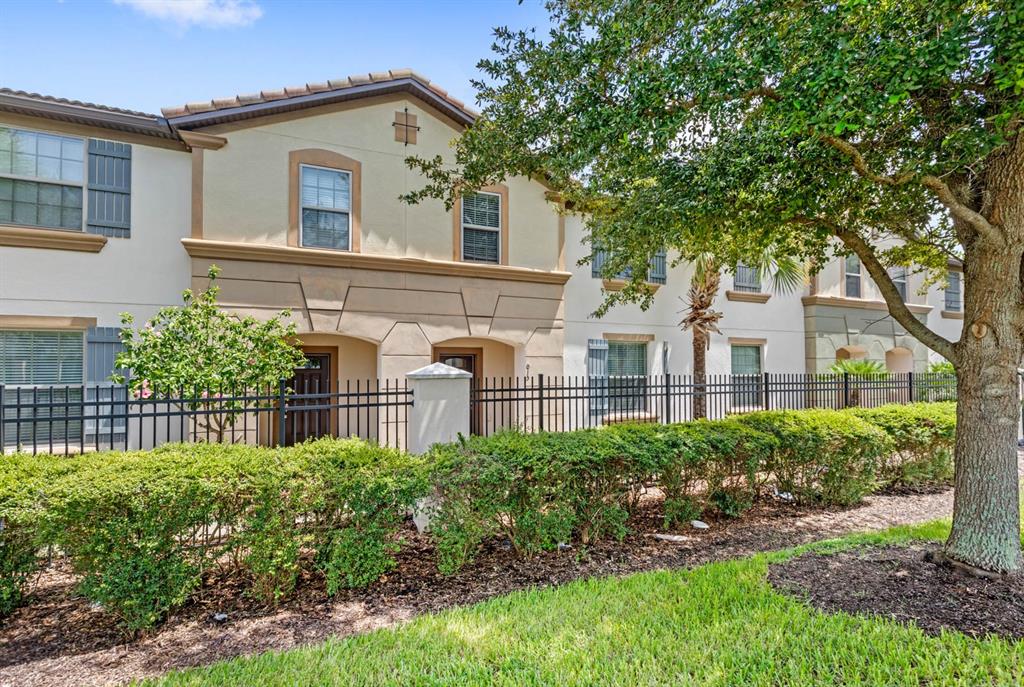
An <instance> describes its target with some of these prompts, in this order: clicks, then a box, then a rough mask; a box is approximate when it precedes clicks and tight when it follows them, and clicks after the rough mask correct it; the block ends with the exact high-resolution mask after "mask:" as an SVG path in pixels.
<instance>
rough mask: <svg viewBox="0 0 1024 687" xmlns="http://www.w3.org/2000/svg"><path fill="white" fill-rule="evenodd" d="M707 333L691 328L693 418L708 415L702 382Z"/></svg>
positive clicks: (705, 365) (705, 374) (697, 328)
mask: <svg viewBox="0 0 1024 687" xmlns="http://www.w3.org/2000/svg"><path fill="white" fill-rule="evenodd" d="M707 352H708V334H707V332H705V331H704V330H703V329H701V328H699V327H694V329H693V419H694V420H702V419H704V418H706V417H707V416H708V409H707V395H706V393H705V391H704V384H705V383H706V381H707Z"/></svg>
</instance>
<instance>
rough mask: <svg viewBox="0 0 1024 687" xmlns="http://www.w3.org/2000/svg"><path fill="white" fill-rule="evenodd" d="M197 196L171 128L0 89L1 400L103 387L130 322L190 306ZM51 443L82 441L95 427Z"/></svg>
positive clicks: (128, 114)
mask: <svg viewBox="0 0 1024 687" xmlns="http://www.w3.org/2000/svg"><path fill="white" fill-rule="evenodd" d="M189 193H190V158H189V153H188V151H187V147H186V146H185V144H184V143H183V142H182V141H181V140H180V138H179V137H178V135H177V134H176V133H175V132H174V131H173V130H172V129H171V127H170V126H169V125H168V123H167V121H166V119H164V118H163V117H160V116H157V115H150V114H145V113H140V112H132V111H127V110H120V109H116V108H110V107H105V106H101V105H93V104H89V103H82V102H76V101H68V100H63V99H58V98H51V97H46V96H40V95H38V94H30V93H24V92H20V91H12V90H8V89H0V386H4V387H5V388H6V390H7V394H8V395H9V399H8V400H12V399H13V397H15V396H17V395H18V394H22V395H23V396H24V398H25V399H26V401H27V400H28V399H29V398H30V396H31V394H33V393H36V394H38V393H40V392H34V391H33V389H34V388H35V387H37V386H41V385H42V386H44V389H45V385H54V384H61V385H68V384H71V385H75V384H78V385H81V384H82V383H84V382H97V383H100V382H105V381H106V380H107V379H108V377H109V376H110V374H111V372H112V369H113V362H114V356H115V353H116V351H117V350H118V346H119V343H118V337H117V333H118V326H119V324H120V313H122V312H129V313H131V314H132V315H134V316H135V317H136V319H137V320H138V321H145V319H146V318H148V317H150V316H151V315H152V314H153V313H154V312H155V311H156V310H157V309H158V308H159V307H161V306H164V305H170V304H173V303H178V302H180V294H181V291H182V290H183V289H185V288H187V287H188V284H189V279H188V274H189V261H188V256H187V255H186V254H185V252H184V251H183V250H182V248H181V239H183V238H185V237H186V236H188V233H189V227H190V222H189V213H190V204H189ZM47 393H49V394H50V395H49V396H46V397H45V398H46V400H47V401H50V402H61V401H62V400H65V399H64V398H63V396H61V392H59V391H58V392H56V393H57V396H56V397H54V396H53V394H54V391H48V392H47ZM78 393H81V392H80V391H79V392H78ZM91 393H97V392H96V391H95V389H94V390H92V392H91ZM67 400H71V401H73V400H75V398H70V399H67ZM50 429H52V430H53V432H52V434H56V435H57V439H63V438H64V437H63V433H65V432H64V430H65V429H67V432H66V433H68V434H71V435H72V436H70V437H68V438H69V439H70V440H77V439H78V438H79V437H80V434H81V432H83V431H85V432H95V431H96V430H97V427H96V426H95V424H88V423H87V424H86V425H85V426H84V427H83V426H82V425H80V424H79V423H71V424H70V425H69V427H67V428H65V427H64V426H63V425H60V424H59V423H58V424H57V425H55V426H54V427H52V428H50ZM99 429H101V430H102V431H104V432H107V431H109V430H110V429H111V428H109V427H102V428H99ZM115 429H116V428H115ZM47 432H48V433H50V432H49V429H47Z"/></svg>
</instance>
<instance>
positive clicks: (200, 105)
mask: <svg viewBox="0 0 1024 687" xmlns="http://www.w3.org/2000/svg"><path fill="white" fill-rule="evenodd" d="M399 79H412V80H414V81H416V82H418V83H419V84H420V85H422V86H423V87H425V88H428V89H430V90H431V91H432V92H433V93H435V94H436V95H438V96H439V97H440V98H442V99H443V100H445V101H446V102H447V103H448V104H449V105H451V106H453V107H455V108H456V109H458V110H461V111H462V112H464V113H465V114H466V115H467V116H468V117H470V118H476V117H477V116H478V114H479V113H478V112H477V111H476V110H474V109H473V108H471V107H469V106H467V105H466V104H465V103H464V102H462V101H461V100H459V99H458V98H455V97H453V96H451V95H448V91H446V90H445V89H443V88H441V87H440V86H438V85H437V84H434V83H431V82H430V79H428V78H427V77H425V76H423V75H422V74H419V73H418V72H415V71H413V70H412V69H390V70H388V71H386V72H371V73H369V74H353V75H352V76H347V77H344V78H341V79H330V80H328V81H327V82H326V83H307V84H305V85H303V86H287V87H285V88H279V89H276V90H271V91H260V92H259V93H250V94H246V95H234V96H230V97H227V98H214V99H213V100H209V101H202V102H195V103H187V104H185V105H180V106H178V107H165V108H162V109H161V112H163V115H164V116H165V117H167V118H168V119H172V120H173V119H174V118H175V117H185V116H187V115H193V114H201V113H205V112H214V111H217V110H226V109H230V108H234V107H244V106H246V105H256V104H259V103H266V102H271V101H275V100H287V99H289V98H298V97H301V96H307V95H312V94H314V93H326V92H329V91H340V90H344V89H346V88H352V87H353V86H362V85H365V84H379V83H386V82H388V81H397V80H399Z"/></svg>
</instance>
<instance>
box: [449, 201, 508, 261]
mask: <svg viewBox="0 0 1024 687" xmlns="http://www.w3.org/2000/svg"><path fill="white" fill-rule="evenodd" d="M476 190H477V191H480V192H481V193H494V194H497V195H499V196H501V237H500V238H499V249H498V264H499V265H507V264H508V232H509V227H508V214H509V213H508V186H506V185H505V184H491V185H489V186H483V187H481V188H479V189H476ZM452 260H454V261H455V262H462V261H463V260H462V197H461V196H459V197H458V198H456V199H455V205H454V206H453V207H452Z"/></svg>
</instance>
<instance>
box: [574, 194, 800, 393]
mask: <svg viewBox="0 0 1024 687" xmlns="http://www.w3.org/2000/svg"><path fill="white" fill-rule="evenodd" d="M590 254H591V248H590V245H589V242H588V241H587V239H586V230H585V227H584V223H583V220H582V218H581V217H579V216H578V215H571V214H570V215H569V216H568V217H567V220H566V262H567V264H568V265H569V267H570V269H571V270H572V274H573V278H572V279H570V280H569V283H568V284H567V285H566V323H565V371H566V374H568V375H580V376H589V377H595V376H596V377H601V376H609V377H615V376H629V375H662V374H690V373H692V371H693V353H692V351H693V348H692V333H690V332H688V331H683V330H682V328H681V327H680V324H679V323H680V321H681V320H682V319H683V316H684V312H685V311H686V307H687V304H686V300H685V299H686V293H687V290H688V289H689V286H690V280H691V278H692V275H693V268H692V266H691V265H689V264H686V263H681V264H677V265H673V262H674V261H673V260H672V257H673V256H672V255H658V256H655V258H654V260H653V261H652V264H651V270H650V272H649V274H648V284H649V285H650V287H651V288H652V289H653V290H654V299H653V302H652V303H651V305H650V307H649V308H648V309H647V310H646V311H644V310H641V309H640V307H639V306H638V305H619V306H616V307H614V308H612V309H610V310H609V311H608V312H607V313H606V314H605V315H604V316H603V317H601V318H596V317H594V316H593V313H594V311H595V310H596V309H597V307H598V306H599V305H600V304H601V301H602V299H603V298H604V295H603V293H602V291H603V290H613V289H616V288H618V287H619V286H620V283H619V282H617V281H615V280H607V279H605V278H604V277H603V276H602V269H601V267H602V266H601V257H600V256H601V254H600V253H597V254H595V255H596V258H597V259H596V260H594V261H592V262H591V263H589V264H583V265H580V264H579V263H580V261H581V260H582V259H584V258H586V257H587V256H588V255H590ZM769 286H770V285H768V284H762V283H760V279H759V278H758V275H757V274H756V273H755V272H753V271H751V270H740V271H739V274H736V275H734V274H731V273H726V274H723V276H722V282H721V290H720V293H719V296H718V298H717V299H716V302H715V306H714V307H715V309H716V310H719V311H720V312H722V313H723V315H724V316H723V318H722V320H721V322H720V329H721V332H722V333H721V335H714V336H712V337H711V341H710V348H709V350H708V352H707V358H706V360H707V370H708V372H709V373H711V374H760V373H761V372H766V371H771V372H803V370H804V365H805V361H804V355H803V344H804V331H803V321H802V317H803V314H802V305H801V303H800V297H801V296H802V295H803V294H802V293H783V294H780V293H773V292H772V290H771V289H770V288H769Z"/></svg>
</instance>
